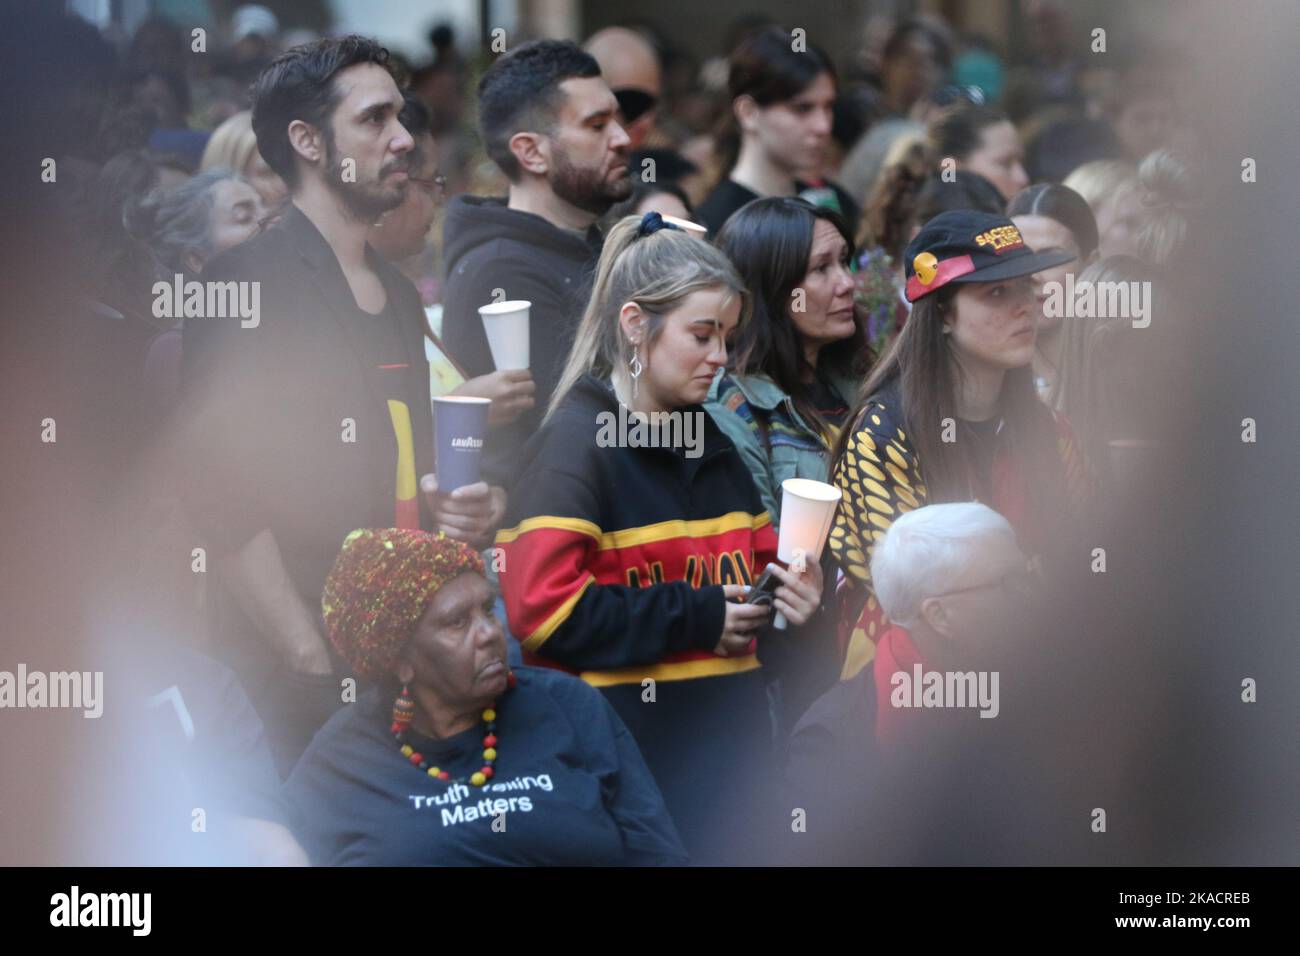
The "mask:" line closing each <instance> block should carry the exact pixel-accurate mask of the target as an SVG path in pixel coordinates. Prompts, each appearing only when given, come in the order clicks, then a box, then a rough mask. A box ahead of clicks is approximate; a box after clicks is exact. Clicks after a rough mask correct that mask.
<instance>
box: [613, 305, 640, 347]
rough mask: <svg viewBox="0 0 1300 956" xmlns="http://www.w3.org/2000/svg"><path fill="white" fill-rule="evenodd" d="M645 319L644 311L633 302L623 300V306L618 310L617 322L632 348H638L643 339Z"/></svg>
mask: <svg viewBox="0 0 1300 956" xmlns="http://www.w3.org/2000/svg"><path fill="white" fill-rule="evenodd" d="M645 321H646V317H645V313H644V312H642V311H641V306H639V305H637V304H636V303H635V302H624V303H623V308H621V309H619V310H618V324H619V327H620V328H622V329H623V337H624V338H626V339H627V341H629V342H630V343H632V346H633V347H634V348H639V347H640V345H641V343H642V342H643V341H644V340H645Z"/></svg>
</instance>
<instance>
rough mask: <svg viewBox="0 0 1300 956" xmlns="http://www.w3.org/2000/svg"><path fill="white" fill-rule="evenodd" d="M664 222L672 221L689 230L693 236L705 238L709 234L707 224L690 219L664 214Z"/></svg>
mask: <svg viewBox="0 0 1300 956" xmlns="http://www.w3.org/2000/svg"><path fill="white" fill-rule="evenodd" d="M663 221H664V222H671V223H672V224H673V225H674V226H676V227H677V228H678V229H683V230H685V231H686V232H689V233H690V234H691V235H692V236H698V237H699V238H701V239H703V238H704V237H705V236H707V235H708V234H709V229H708V227H707V226H701V225H700V224H699V223H698V222H691V221H690V220H689V219H679V218H677V217H676V216H664V217H663Z"/></svg>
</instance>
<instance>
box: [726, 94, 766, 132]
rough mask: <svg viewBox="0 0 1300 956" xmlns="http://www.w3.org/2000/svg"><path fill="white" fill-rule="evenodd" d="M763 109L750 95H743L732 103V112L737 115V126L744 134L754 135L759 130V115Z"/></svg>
mask: <svg viewBox="0 0 1300 956" xmlns="http://www.w3.org/2000/svg"><path fill="white" fill-rule="evenodd" d="M761 109H762V107H760V106H759V105H758V101H757V100H755V99H754V98H753V97H752V96H750V95H749V94H748V93H742V94H741V95H740V96H737V97H736V98H735V99H734V100H733V101H732V103H731V111H732V113H734V114H735V117H736V125H737V126H739V127H740V131H741V132H742V133H753V132H755V131H756V130H757V129H758V114H759V112H760V111H761Z"/></svg>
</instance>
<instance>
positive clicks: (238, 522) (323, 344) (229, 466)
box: [180, 206, 433, 692]
mask: <svg viewBox="0 0 1300 956" xmlns="http://www.w3.org/2000/svg"><path fill="white" fill-rule="evenodd" d="M367 254H368V256H369V262H370V264H371V266H372V267H373V268H374V269H375V271H376V272H377V274H378V275H379V277H380V279H381V281H382V282H383V285H384V288H385V291H386V292H387V296H388V306H387V309H388V310H390V311H391V312H392V314H393V318H394V320H395V325H396V327H397V328H396V332H395V334H396V335H397V336H398V338H393V339H392V344H391V345H390V346H387V348H386V349H385V351H386V352H387V351H394V350H395V351H397V352H398V355H399V356H400V355H401V353H403V352H404V353H405V354H404V358H405V361H406V363H407V368H405V369H395V370H393V371H391V372H383V373H377V372H376V369H375V368H374V367H372V366H373V365H374V359H373V356H374V354H375V352H376V348H377V346H376V344H375V340H374V339H373V338H371V336H372V334H373V333H371V332H369V331H368V329H369V328H370V327H369V326H367V325H366V324H365V323H364V322H363V321H362V320H361V319H360V318H358V313H357V309H356V300H355V298H354V297H353V295H352V290H351V288H350V287H349V286H348V282H347V279H346V278H345V277H344V275H343V271H342V269H341V268H340V266H339V264H338V260H337V259H336V258H335V256H334V253H333V250H332V249H331V248H330V247H329V245H328V243H327V242H326V241H325V238H324V237H323V236H322V235H321V234H320V232H319V231H318V230H317V229H316V227H315V226H314V225H313V224H312V222H311V220H310V219H308V218H307V216H306V215H304V214H303V213H302V212H301V211H300V210H298V208H297V207H295V206H290V208H289V211H288V212H287V213H285V215H284V217H283V219H282V220H281V221H280V222H279V223H278V224H277V225H275V226H273V227H272V228H271V229H269V230H267V231H266V232H265V233H263V234H262V235H260V236H257V237H255V238H253V239H251V240H249V241H248V242H246V243H244V244H242V245H240V246H236V247H235V248H234V249H231V250H230V251H229V252H227V253H225V254H224V255H222V256H220V257H218V258H217V259H216V260H214V261H213V262H212V263H211V264H210V265H209V266H208V267H207V268H205V269H204V271H203V275H202V278H203V279H204V280H208V281H226V280H240V281H257V282H260V290H261V291H260V307H261V309H260V311H261V315H260V322H259V324H258V325H256V326H255V327H249V328H244V327H241V322H240V320H239V319H238V318H190V319H187V320H186V323H185V331H184V359H183V367H182V410H181V415H180V423H181V425H182V428H183V432H182V438H181V440H182V442H183V448H184V450H185V457H186V467H185V471H186V474H187V481H186V487H185V489H184V492H185V497H186V501H187V506H188V508H189V510H190V512H191V515H192V517H193V519H194V521H195V524H196V525H197V527H198V528H199V530H200V532H201V533H202V535H203V538H204V543H205V544H206V545H207V547H208V548H209V549H210V550H211V551H213V552H217V553H220V552H223V551H231V550H234V549H237V548H239V547H241V546H243V545H244V544H246V543H247V542H248V541H249V540H250V539H251V538H252V537H253V536H254V535H255V534H257V533H258V532H259V531H261V530H262V529H263V528H269V529H270V530H271V531H272V532H273V533H274V534H275V537H276V541H277V543H278V544H279V547H280V552H281V555H282V557H283V560H284V565H285V568H286V570H287V571H288V573H289V577H290V578H291V579H292V582H293V584H294V586H295V587H296V588H297V590H298V592H299V593H300V594H301V596H302V598H303V600H304V601H305V602H306V604H307V606H308V607H309V608H312V609H314V610H316V611H317V613H319V608H320V595H321V589H322V587H323V585H324V581H325V576H326V574H327V573H328V572H329V569H330V567H331V566H332V564H333V561H334V558H335V557H336V556H337V554H338V551H339V548H340V546H341V545H342V543H343V539H344V537H346V536H347V534H348V532H349V531H352V530H353V529H355V528H359V527H366V526H382V527H391V526H392V525H393V524H394V523H395V502H396V499H397V490H398V489H397V481H396V476H397V474H398V441H397V438H396V435H395V426H394V422H393V418H392V416H391V413H390V407H389V403H390V401H400V402H403V403H404V404H405V405H406V406H407V411H408V414H409V419H410V432H411V436H412V438H413V446H414V447H413V452H414V466H415V468H414V471H415V478H416V479H417V480H418V478H419V476H420V475H421V474H424V473H425V472H429V471H432V470H433V447H432V444H433V443H432V430H433V425H432V421H431V417H432V415H431V410H430V402H429V366H428V362H427V360H426V359H425V355H424V341H423V328H424V324H423V319H424V316H423V311H422V308H421V305H420V299H419V294H418V293H417V292H416V290H415V287H414V286H413V285H412V284H411V283H410V282H409V281H408V280H407V279H405V278H404V277H403V276H402V275H401V274H400V273H398V272H397V270H396V269H394V268H393V267H392V266H391V265H389V264H388V263H387V262H385V261H384V260H383V259H382V258H381V257H380V256H378V255H377V254H376V253H375V252H374V251H373V250H367ZM376 330H377V327H376ZM386 338H387V337H386ZM345 419H351V420H352V421H354V422H355V428H354V429H353V430H352V431H353V437H354V438H355V440H354V441H347V440H346V438H345V430H346V428H347V426H346V425H345V422H344V420H345ZM415 499H416V503H415V504H414V505H413V507H417V508H421V509H422V508H423V502H422V500H421V499H422V496H421V495H419V494H418V493H417V494H415ZM418 515H419V520H420V521H421V523H422V524H423V525H424V526H425V527H429V526H430V521H429V516H428V515H427V514H425V513H423V511H422V510H421V511H420V512H419V513H418ZM210 560H212V559H210ZM221 603H222V604H225V605H226V607H225V610H226V611H227V612H228V614H229V616H225V615H223V618H222V622H221V625H220V626H221V629H222V636H223V638H226V637H230V638H233V637H234V632H235V631H239V630H242V631H244V632H246V633H248V632H251V631H252V625H251V622H248V621H244V620H242V615H239V614H238V613H237V610H236V609H234V608H233V606H231V605H230V604H229V602H225V601H223V602H221ZM322 633H324V631H323V629H322ZM249 636H250V637H251V634H250V635H249ZM248 644H249V647H250V648H256V649H257V651H258V652H259V654H260V656H262V657H263V664H265V663H267V661H266V658H265V653H266V648H265V646H264V645H263V646H262V647H260V648H257V645H258V644H261V642H260V641H258V640H256V639H253V640H250V641H249V642H248ZM232 663H235V664H236V665H237V666H236V669H237V670H243V669H244V667H243V666H242V665H243V664H244V663H245V662H244V661H241V660H236V661H232ZM251 691H252V688H250V692H251Z"/></svg>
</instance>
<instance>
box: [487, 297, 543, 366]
mask: <svg viewBox="0 0 1300 956" xmlns="http://www.w3.org/2000/svg"><path fill="white" fill-rule="evenodd" d="M532 305H533V304H532V303H531V302H529V301H528V300H527V299H513V300H511V301H509V302H493V303H492V304H491V305H484V306H480V307H479V310H478V314H479V315H480V316H482V318H483V331H485V332H486V333H487V340H488V348H490V349H491V350H492V362H493V364H495V365H496V367H497V371H498V372H504V371H506V370H515V369H525V368H528V310H529V309H530V308H532Z"/></svg>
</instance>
